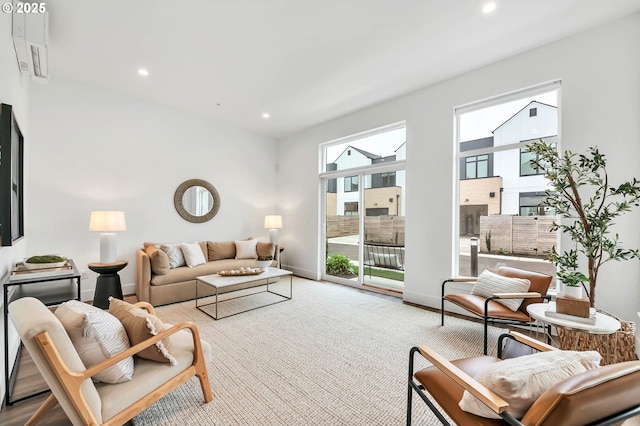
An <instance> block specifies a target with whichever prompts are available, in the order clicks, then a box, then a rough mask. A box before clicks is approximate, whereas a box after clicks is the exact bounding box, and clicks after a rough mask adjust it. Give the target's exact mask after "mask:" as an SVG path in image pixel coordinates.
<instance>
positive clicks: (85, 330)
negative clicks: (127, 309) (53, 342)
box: [55, 300, 134, 383]
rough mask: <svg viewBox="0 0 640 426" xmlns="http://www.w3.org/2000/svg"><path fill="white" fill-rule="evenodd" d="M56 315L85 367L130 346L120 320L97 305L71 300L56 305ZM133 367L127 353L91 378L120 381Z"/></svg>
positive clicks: (129, 378)
mask: <svg viewBox="0 0 640 426" xmlns="http://www.w3.org/2000/svg"><path fill="white" fill-rule="evenodd" d="M55 316H56V317H57V318H58V320H60V322H61V323H62V326H63V327H64V329H65V330H66V332H67V334H68V335H69V338H70V339H71V342H72V343H73V346H74V347H75V348H76V351H77V352H78V355H79V356H80V359H81V360H82V362H83V363H84V365H85V367H87V368H89V367H91V366H94V365H96V364H98V363H100V362H102V361H104V360H106V359H107V358H111V357H112V356H114V355H117V354H119V353H120V352H122V351H124V350H126V349H129V347H130V346H129V338H128V337H127V332H126V331H125V329H124V327H123V326H122V324H121V323H120V321H118V319H117V318H116V317H114V316H113V315H111V314H110V313H109V312H106V311H103V310H102V309H100V308H96V307H95V306H91V305H88V304H86V303H82V302H80V301H78V300H70V301H68V302H64V303H63V304H61V305H60V306H58V308H57V309H56V311H55ZM133 368H134V365H133V357H128V358H126V359H124V360H122V361H120V362H119V363H117V364H116V365H114V366H111V367H109V368H107V369H106V370H104V371H102V372H100V373H98V374H96V375H95V376H93V378H94V380H98V381H101V382H104V383H122V382H126V381H129V380H131V378H132V377H133Z"/></svg>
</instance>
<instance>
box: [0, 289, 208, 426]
mask: <svg viewBox="0 0 640 426" xmlns="http://www.w3.org/2000/svg"><path fill="white" fill-rule="evenodd" d="M135 305H136V306H138V307H141V308H143V309H146V310H147V311H149V312H151V313H152V314H153V307H152V306H151V305H150V304H148V303H146V302H138V303H136V304H135ZM9 315H10V317H11V320H12V322H13V324H14V325H15V327H16V329H17V330H18V334H19V335H20V339H22V342H23V344H24V346H25V347H26V348H27V350H28V351H29V354H30V355H31V358H32V359H33V361H34V363H35V365H36V366H37V367H38V370H39V371H40V373H41V374H42V376H43V377H44V379H45V381H46V382H47V385H48V386H49V389H51V395H50V396H49V398H47V399H46V400H45V402H44V403H43V404H42V406H41V407H40V408H39V409H38V410H37V411H36V413H35V414H34V415H33V416H32V417H31V418H30V419H29V420H28V421H27V423H26V424H27V425H34V424H37V423H38V422H40V421H42V420H44V422H43V423H46V416H47V413H48V412H49V411H51V409H52V408H54V407H55V406H56V405H57V404H60V406H61V407H62V409H63V410H64V412H65V414H66V415H67V416H68V417H69V420H70V422H71V423H72V424H74V425H122V424H124V423H126V422H127V421H129V420H130V419H131V418H133V417H134V416H135V415H136V414H138V413H140V412H142V411H143V410H144V409H146V408H147V407H149V406H151V405H152V404H153V403H155V402H156V401H158V400H159V399H160V398H162V397H163V396H164V395H166V394H168V393H169V392H171V391H172V390H174V389H175V388H177V387H178V386H180V385H181V384H182V383H184V382H186V381H187V380H189V379H190V378H192V377H194V376H197V377H198V379H199V381H200V386H201V387H202V393H203V394H204V401H205V402H210V401H211V400H212V399H213V395H212V393H211V384H210V383H209V377H208V374H207V366H206V359H207V358H208V357H209V356H210V353H211V350H210V346H209V345H208V344H207V343H206V342H202V341H201V340H200V334H199V332H198V328H197V327H196V326H195V324H193V323H192V322H188V321H183V322H180V323H179V324H176V325H174V326H169V325H168V324H165V325H166V326H167V327H169V328H168V329H166V330H164V331H162V332H160V333H158V334H156V335H155V336H153V337H151V338H149V339H146V340H145V341H143V342H141V343H138V344H137V345H135V346H132V347H131V348H129V349H126V350H125V351H123V352H120V353H119V354H117V355H114V356H112V357H110V358H108V359H106V360H105V361H102V362H100V363H98V364H96V365H94V366H92V367H90V368H86V367H85V366H84V364H83V362H82V360H81V359H80V356H79V355H78V352H77V351H76V349H75V347H74V346H73V344H72V343H71V339H70V338H69V335H68V334H67V332H66V331H65V329H64V327H63V325H62V323H61V322H60V321H59V320H58V318H57V317H56V316H55V315H54V314H53V313H52V312H51V311H50V310H49V309H48V308H47V307H46V306H45V305H44V304H43V303H42V302H41V301H39V300H38V299H34V298H32V297H25V298H22V299H18V300H15V301H14V302H12V303H11V304H10V305H9ZM168 336H171V343H172V346H173V356H174V357H175V359H176V364H175V365H171V364H169V363H160V362H155V361H149V360H146V359H142V358H137V359H136V360H135V370H134V373H133V379H132V380H130V381H127V382H123V383H118V384H107V383H99V382H94V381H93V380H92V379H91V378H92V377H93V376H94V375H95V374H97V373H99V372H100V371H104V370H105V369H107V368H109V367H111V366H113V365H115V364H117V363H118V362H120V361H122V360H123V359H125V358H128V357H130V356H132V355H134V354H136V353H138V352H140V351H142V350H143V349H145V348H148V347H149V346H151V345H154V344H155V343H157V342H159V341H160V340H162V339H164V338H167V337H168Z"/></svg>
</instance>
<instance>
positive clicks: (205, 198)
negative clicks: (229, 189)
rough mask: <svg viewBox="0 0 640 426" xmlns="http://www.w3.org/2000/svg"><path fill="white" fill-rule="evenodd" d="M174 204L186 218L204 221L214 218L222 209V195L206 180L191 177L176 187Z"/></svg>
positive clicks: (191, 220)
mask: <svg viewBox="0 0 640 426" xmlns="http://www.w3.org/2000/svg"><path fill="white" fill-rule="evenodd" d="M173 205H174V206H175V208H176V211H177V212H178V214H179V215H180V216H181V217H182V218H183V219H184V220H187V221H189V222H192V223H203V222H207V221H209V220H211V219H213V217H214V216H215V215H216V214H217V213H218V210H220V195H219V194H218V191H217V190H216V188H215V187H214V186H213V185H211V184H210V183H209V182H207V181H206V180H202V179H189V180H188V181H185V182H183V183H181V184H180V186H178V189H176V192H175V194H174V195H173Z"/></svg>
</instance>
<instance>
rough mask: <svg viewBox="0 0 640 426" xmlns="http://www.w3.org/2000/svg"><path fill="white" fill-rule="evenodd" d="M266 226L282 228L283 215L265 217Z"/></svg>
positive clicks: (267, 227)
mask: <svg viewBox="0 0 640 426" xmlns="http://www.w3.org/2000/svg"><path fill="white" fill-rule="evenodd" d="M264 227H265V228H266V229H280V228H282V216H280V215H278V214H273V215H267V216H265V217H264Z"/></svg>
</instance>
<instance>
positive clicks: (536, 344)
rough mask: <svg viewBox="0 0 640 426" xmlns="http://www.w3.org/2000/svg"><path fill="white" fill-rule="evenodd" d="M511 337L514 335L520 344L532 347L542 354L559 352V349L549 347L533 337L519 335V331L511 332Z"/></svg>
mask: <svg viewBox="0 0 640 426" xmlns="http://www.w3.org/2000/svg"><path fill="white" fill-rule="evenodd" d="M509 334H510V335H512V336H513V337H514V338H515V339H516V340H517V341H518V342H520V343H523V344H525V345H527V346H530V347H532V348H534V349H537V350H539V351H540V352H548V351H557V350H559V349H558V348H556V347H554V346H551V345H547V344H546V343H543V342H541V341H539V340H536V339H534V338H533V337H529V336H527V335H526V334H522V333H519V332H517V331H510V332H509Z"/></svg>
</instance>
